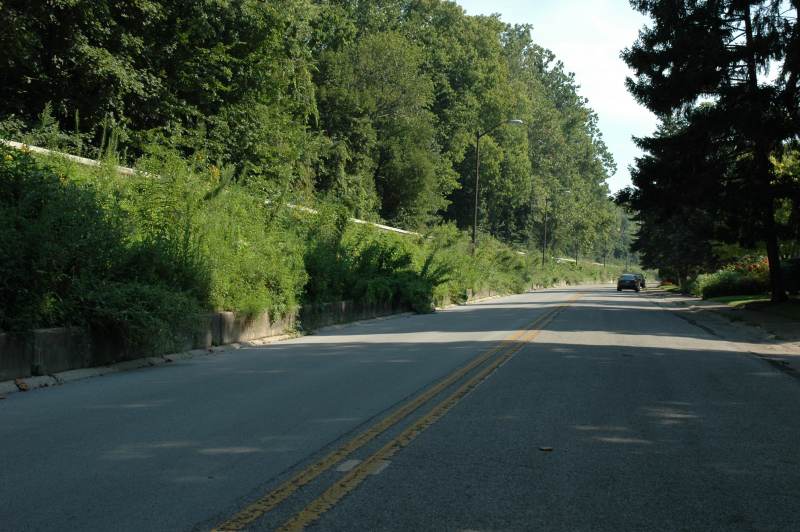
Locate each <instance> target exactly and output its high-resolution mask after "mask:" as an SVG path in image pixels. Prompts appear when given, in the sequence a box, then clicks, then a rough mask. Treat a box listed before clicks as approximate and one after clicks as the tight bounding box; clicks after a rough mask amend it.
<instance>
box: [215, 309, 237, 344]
mask: <svg viewBox="0 0 800 532" xmlns="http://www.w3.org/2000/svg"><path fill="white" fill-rule="evenodd" d="M213 319H214V328H213V330H214V337H213V339H214V342H213V343H214V345H225V344H230V343H232V342H235V341H236V338H235V334H236V314H234V313H233V312H217V313H216V314H215V315H214V318H213Z"/></svg>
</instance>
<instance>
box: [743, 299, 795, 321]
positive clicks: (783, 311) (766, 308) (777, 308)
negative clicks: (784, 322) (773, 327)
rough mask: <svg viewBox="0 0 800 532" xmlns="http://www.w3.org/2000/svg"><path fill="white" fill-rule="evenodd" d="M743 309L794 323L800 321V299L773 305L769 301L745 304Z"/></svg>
mask: <svg viewBox="0 0 800 532" xmlns="http://www.w3.org/2000/svg"><path fill="white" fill-rule="evenodd" d="M741 308H746V309H747V310H755V311H758V312H765V313H767V314H772V315H775V316H780V317H782V318H786V319H788V320H792V321H800V299H798V298H797V297H793V298H791V299H789V300H788V301H784V302H783V303H772V302H770V301H769V300H761V301H751V302H749V303H744V304H743V305H742V307H741Z"/></svg>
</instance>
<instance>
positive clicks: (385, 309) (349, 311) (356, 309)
mask: <svg viewBox="0 0 800 532" xmlns="http://www.w3.org/2000/svg"><path fill="white" fill-rule="evenodd" d="M407 310H409V309H408V308H406V307H400V306H393V305H391V304H380V303H375V304H355V303H353V302H352V301H337V302H335V303H322V304H319V305H306V306H304V307H302V308H301V309H300V313H299V318H300V326H301V327H302V328H303V329H304V330H306V331H311V330H314V329H319V328H320V327H326V326H328V325H336V324H338V323H347V322H351V321H358V320H366V319H370V318H377V317H379V316H388V315H390V314H397V313H398V312H404V311H407Z"/></svg>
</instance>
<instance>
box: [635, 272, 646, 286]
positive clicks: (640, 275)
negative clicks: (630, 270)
mask: <svg viewBox="0 0 800 532" xmlns="http://www.w3.org/2000/svg"><path fill="white" fill-rule="evenodd" d="M633 275H635V276H636V278H637V279H639V286H641V287H642V288H647V286H645V283H644V275H643V274H641V273H634V274H633Z"/></svg>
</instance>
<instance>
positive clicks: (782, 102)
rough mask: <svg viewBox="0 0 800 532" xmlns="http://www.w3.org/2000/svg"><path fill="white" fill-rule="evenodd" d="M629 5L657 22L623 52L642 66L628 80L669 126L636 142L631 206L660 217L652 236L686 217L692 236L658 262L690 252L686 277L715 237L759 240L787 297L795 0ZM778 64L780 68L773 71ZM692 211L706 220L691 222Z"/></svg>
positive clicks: (650, 222) (793, 193)
mask: <svg viewBox="0 0 800 532" xmlns="http://www.w3.org/2000/svg"><path fill="white" fill-rule="evenodd" d="M633 5H634V7H635V8H636V9H637V10H639V11H641V12H642V13H643V14H645V15H648V16H649V17H651V21H652V23H651V24H649V25H648V26H646V27H645V28H643V29H642V31H641V32H640V33H639V38H638V39H637V41H636V42H635V43H634V44H633V45H632V46H631V48H630V49H626V50H625V51H624V52H623V54H622V56H623V59H624V60H625V61H626V62H627V64H628V65H629V66H630V67H631V68H632V69H633V71H634V73H635V77H633V78H630V79H628V80H627V86H628V89H629V90H630V92H631V93H632V94H633V95H634V96H635V97H636V98H637V99H638V100H639V101H640V102H641V103H642V104H644V105H646V106H647V107H648V108H649V109H650V110H651V111H653V112H654V113H655V114H657V115H658V116H659V117H660V118H661V119H662V125H661V127H660V128H659V131H658V132H657V133H656V134H655V135H654V136H652V137H647V138H643V139H639V141H638V143H639V145H640V147H641V148H642V149H643V151H645V152H646V155H645V156H644V157H642V158H640V159H639V160H638V161H637V165H636V166H637V168H636V169H635V170H634V173H633V182H634V185H635V186H636V187H637V188H638V189H639V190H638V191H636V192H635V193H634V194H633V201H632V204H633V207H634V208H635V209H636V210H639V211H640V212H642V213H644V214H643V215H642V216H643V219H642V221H643V222H644V224H645V226H661V227H654V228H646V231H647V232H648V233H650V235H655V234H665V233H667V232H669V231H670V228H669V226H671V225H674V224H675V223H676V222H677V224H678V225H682V226H684V227H681V228H679V230H678V232H680V233H682V238H680V239H679V240H681V241H682V242H691V244H692V245H691V246H689V247H690V249H691V251H690V252H689V253H686V255H687V256H686V257H684V260H681V261H676V260H670V262H673V264H664V263H663V262H665V261H661V260H660V259H658V260H659V262H662V264H659V266H661V267H665V266H666V267H668V268H673V267H674V266H675V264H674V263H675V262H683V263H684V264H683V270H684V271H683V272H681V273H682V275H684V276H685V274H686V270H688V269H689V267H692V268H702V267H703V266H706V265H708V263H711V262H713V259H714V257H713V255H711V253H709V251H710V249H711V246H712V241H714V240H721V241H724V242H727V243H737V244H740V245H742V246H744V247H748V248H756V247H760V246H762V245H763V247H764V248H765V249H766V253H767V256H768V257H769V264H770V271H771V274H770V292H771V296H772V299H773V301H776V302H777V301H781V300H783V299H785V298H786V294H785V286H784V284H783V282H782V270H781V268H780V261H781V255H782V253H781V244H782V242H781V240H782V239H783V240H791V239H796V238H797V231H796V227H794V228H793V227H792V225H793V224H792V223H791V219H792V215H791V212H792V210H793V208H794V207H793V206H794V204H795V203H796V199H795V198H797V197H798V193H799V192H800V188H798V183H797V181H796V179H793V177H792V173H793V171H792V167H793V166H794V164H793V162H792V157H791V154H790V153H789V154H788V155H789V156H787V157H785V158H784V160H783V161H778V160H777V159H780V158H781V156H782V155H783V154H784V153H785V152H787V151H788V152H791V148H792V147H793V146H792V144H793V143H794V142H796V139H797V135H798V133H800V121H798V117H799V116H800V115H799V114H798V112H797V110H798V100H799V97H798V95H800V92H798V91H797V75H798V72H800V62H798V57H800V56H798V52H797V44H798V35H799V32H798V27H797V16H796V15H797V13H796V11H797V7H798V6H797V4H796V3H795V4H794V5H793V6H792V8H791V9H784V7H785V6H783V5H782V3H781V2H777V1H775V0H760V1H747V2H739V1H733V0H726V1H719V2H688V3H684V4H682V6H681V8H680V9H676V8H674V7H667V6H666V5H665V4H663V3H662V2H633ZM770 70H776V71H779V72H780V75H779V76H777V77H773V78H770V79H767V78H765V77H764V73H766V72H768V71H770ZM771 157H772V159H771ZM648 211H649V212H648ZM686 211H689V212H693V213H698V214H699V216H695V218H700V219H701V220H702V223H701V224H694V225H693V226H691V225H690V222H688V221H687V220H685V213H686ZM793 229H795V230H794V231H793ZM792 232H794V235H792V234H791V233H792ZM787 237H788V238H787ZM644 245H645V246H648V244H647V243H645V244H644ZM653 245H654V244H649V246H650V247H652V246H653ZM676 269H678V270H680V268H676ZM706 271H708V270H706ZM727 282H728V281H726V283H727ZM730 282H733V281H730Z"/></svg>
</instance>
